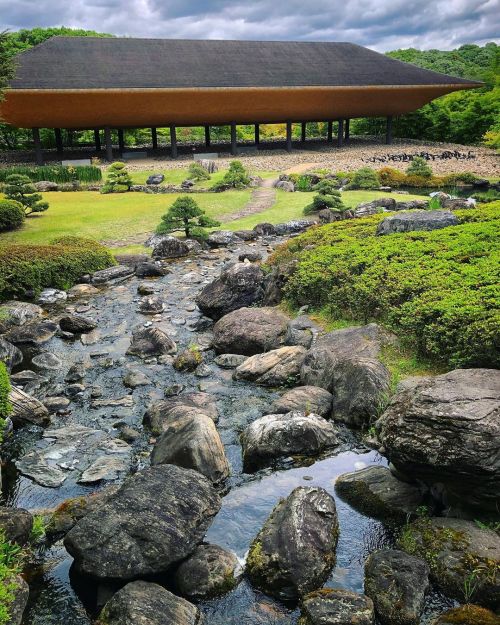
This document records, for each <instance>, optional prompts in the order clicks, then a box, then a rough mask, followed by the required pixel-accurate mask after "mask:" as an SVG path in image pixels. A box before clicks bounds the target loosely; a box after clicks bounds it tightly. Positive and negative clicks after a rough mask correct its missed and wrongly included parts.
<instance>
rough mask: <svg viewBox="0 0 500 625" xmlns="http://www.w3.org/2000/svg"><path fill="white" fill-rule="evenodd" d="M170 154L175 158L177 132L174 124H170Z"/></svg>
mask: <svg viewBox="0 0 500 625" xmlns="http://www.w3.org/2000/svg"><path fill="white" fill-rule="evenodd" d="M170 154H171V156H172V158H177V154H178V152H177V133H176V131H175V126H173V125H172V126H170Z"/></svg>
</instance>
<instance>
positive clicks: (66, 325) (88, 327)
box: [59, 315, 97, 334]
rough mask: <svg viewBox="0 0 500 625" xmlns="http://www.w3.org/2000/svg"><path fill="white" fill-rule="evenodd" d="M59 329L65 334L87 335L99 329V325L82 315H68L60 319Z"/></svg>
mask: <svg viewBox="0 0 500 625" xmlns="http://www.w3.org/2000/svg"><path fill="white" fill-rule="evenodd" d="M59 327H60V328H61V330H64V332H72V333H73V334H86V333H87V332H91V331H92V330H93V329H94V328H97V323H96V322H95V321H93V320H92V319H87V318H86V317H82V316H81V315H66V316H65V317H61V319H59Z"/></svg>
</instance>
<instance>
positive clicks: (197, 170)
mask: <svg viewBox="0 0 500 625" xmlns="http://www.w3.org/2000/svg"><path fill="white" fill-rule="evenodd" d="M188 176H189V178H190V179H191V180H210V174H209V173H208V171H207V170H206V169H205V168H204V167H202V166H201V165H200V164H199V163H197V162H194V163H191V165H190V166H189V167H188Z"/></svg>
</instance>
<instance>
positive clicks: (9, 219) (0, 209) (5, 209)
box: [0, 200, 26, 232]
mask: <svg viewBox="0 0 500 625" xmlns="http://www.w3.org/2000/svg"><path fill="white" fill-rule="evenodd" d="M25 216H26V215H25V213H24V208H23V205H22V204H20V203H19V202H15V201H14V200H0V232H7V231H8V230H15V229H16V228H19V227H20V226H22V224H23V222H24V218H25Z"/></svg>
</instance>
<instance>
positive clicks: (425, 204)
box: [394, 200, 429, 211]
mask: <svg viewBox="0 0 500 625" xmlns="http://www.w3.org/2000/svg"><path fill="white" fill-rule="evenodd" d="M428 208H429V201H428V200H408V201H407V202H396V206H395V207H394V210H397V211H403V210H404V211H407V210H415V209H417V210H426V209H428Z"/></svg>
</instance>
